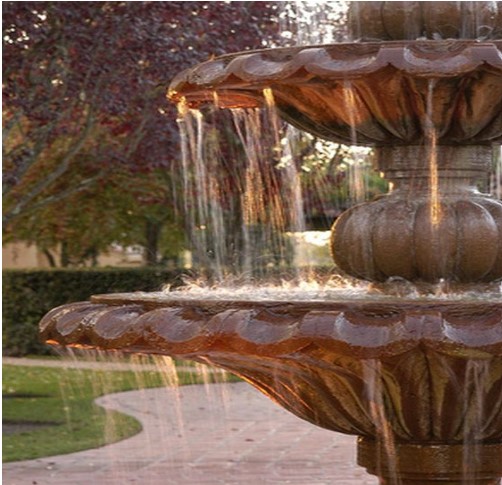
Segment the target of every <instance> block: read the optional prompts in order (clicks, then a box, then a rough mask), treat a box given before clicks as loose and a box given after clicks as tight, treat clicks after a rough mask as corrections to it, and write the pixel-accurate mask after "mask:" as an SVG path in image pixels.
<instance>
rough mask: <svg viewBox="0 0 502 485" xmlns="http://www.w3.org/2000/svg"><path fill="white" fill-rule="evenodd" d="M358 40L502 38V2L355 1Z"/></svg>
mask: <svg viewBox="0 0 502 485" xmlns="http://www.w3.org/2000/svg"><path fill="white" fill-rule="evenodd" d="M350 26H351V31H352V36H353V37H354V39H358V40H364V41H368V40H416V39H431V40H440V39H479V40H487V39H501V38H502V2H352V4H351V8H350Z"/></svg>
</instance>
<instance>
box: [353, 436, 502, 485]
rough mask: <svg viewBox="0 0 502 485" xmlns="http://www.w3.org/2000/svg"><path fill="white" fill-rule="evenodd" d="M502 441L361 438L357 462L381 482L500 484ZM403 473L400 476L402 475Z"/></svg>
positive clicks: (392, 484)
mask: <svg viewBox="0 0 502 485" xmlns="http://www.w3.org/2000/svg"><path fill="white" fill-rule="evenodd" d="M501 456H502V444H479V445H476V444H474V445H471V446H464V445H463V444H431V445H424V444H408V443H406V444H402V443H395V444H394V446H393V447H392V448H391V449H389V448H388V447H386V446H385V444H384V443H381V442H377V441H374V440H369V439H366V438H359V440H358V445H357V463H358V464H359V465H361V466H362V467H364V468H366V470H367V471H368V473H370V474H372V475H376V476H378V477H379V479H380V484H381V485H395V484H396V483H399V484H400V485H465V484H466V483H469V484H472V485H498V484H499V483H500V476H501V475H502V460H501ZM397 477H399V480H398V478H397Z"/></svg>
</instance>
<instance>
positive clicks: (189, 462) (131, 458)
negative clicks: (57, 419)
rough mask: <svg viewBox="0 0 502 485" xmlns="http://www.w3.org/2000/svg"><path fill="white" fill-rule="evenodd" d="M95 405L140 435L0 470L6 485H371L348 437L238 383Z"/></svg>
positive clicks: (131, 395) (115, 397)
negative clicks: (133, 422)
mask: <svg viewBox="0 0 502 485" xmlns="http://www.w3.org/2000/svg"><path fill="white" fill-rule="evenodd" d="M99 404H101V405H103V406H105V407H107V408H111V409H118V410H120V411H122V412H125V413H127V414H130V415H133V416H135V417H136V418H137V419H139V420H140V421H141V422H142V423H143V431H142V432H141V433H139V434H138V435H136V436H134V437H132V438H129V439H127V440H124V441H121V442H119V443H115V444H113V445H109V446H106V447H103V448H100V449H94V450H87V451H83V452H78V453H73V454H69V455H61V456H54V457H50V458H44V459H39V460H31V461H22V462H15V463H8V464H5V465H4V466H3V483H4V485H84V484H85V485H89V484H92V485H122V484H138V485H216V484H226V485H256V484H267V485H268V484H270V485H271V484H277V485H279V484H295V485H321V484H323V485H327V484H329V485H376V484H377V480H376V478H374V477H370V476H369V475H367V474H366V473H365V471H364V470H363V469H362V468H360V467H359V466H357V465H356V459H355V439H354V438H353V437H349V436H345V435H341V434H338V433H332V432H329V431H326V430H322V429H320V428H317V427H315V426H313V425H310V424H309V423H306V422H304V421H302V420H300V419H299V418H297V417H295V416H293V415H291V414H290V413H288V412H286V411H284V410H283V409H282V408H280V407H279V406H277V405H276V404H274V403H273V402H271V401H270V400H269V399H267V398H266V397H265V396H262V395H261V394H260V393H259V392H258V391H256V390H255V389H253V388H252V387H251V386H249V385H248V384H245V383H234V384H230V383H227V384H212V385H208V386H203V385H197V386H195V385H194V386H184V387H181V388H179V389H178V390H176V389H172V388H165V389H148V390H140V391H133V392H125V393H119V394H111V395H108V396H104V397H102V398H100V399H99ZM112 428H113V426H112V425H110V430H109V432H110V433H112V432H113V429H112Z"/></svg>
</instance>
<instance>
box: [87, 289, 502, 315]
mask: <svg viewBox="0 0 502 485" xmlns="http://www.w3.org/2000/svg"><path fill="white" fill-rule="evenodd" d="M151 295H152V296H148V293H143V292H133V293H108V294H100V295H93V296H91V298H90V301H91V302H92V303H102V304H105V305H130V304H140V305H143V306H144V307H145V308H164V307H173V306H197V307H198V308H206V309H209V308H215V309H217V310H221V309H222V308H228V307H232V308H255V309H256V308H264V309H266V308H267V309H271V308H275V309H279V308H281V307H283V308H285V309H286V308H291V307H296V308H298V309H305V310H309V309H312V310H340V309H348V308H350V309H357V310H364V309H375V308H381V309H387V310H389V309H394V310H395V311H400V310H409V309H417V310H420V309H427V310H434V309H441V310H446V309H453V310H459V309H461V308H470V309H473V310H474V309H479V310H483V311H486V310H487V308H490V307H493V308H500V309H501V310H502V298H501V297H497V296H491V297H486V298H482V299H478V298H473V297H470V298H469V297H466V298H463V299H461V300H457V299H451V300H450V299H439V298H420V299H415V298H398V297H387V296H385V297H384V296H382V297H378V296H376V295H375V296H372V295H365V296H364V297H354V298H349V297H341V298H340V299H337V300H321V299H313V300H310V301H309V300H294V299H291V300H285V299H273V300H272V299H257V300H247V299H238V298H235V299H232V300H231V299H229V298H221V299H220V298H214V299H211V298H207V297H206V298H200V299H198V298H194V297H192V296H191V297H189V298H183V295H181V294H180V295H179V297H177V296H178V295H176V297H175V296H174V295H173V293H171V294H166V296H165V297H162V296H158V295H156V296H153V294H151ZM168 295H169V296H168Z"/></svg>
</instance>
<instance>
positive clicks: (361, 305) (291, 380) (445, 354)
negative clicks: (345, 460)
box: [40, 293, 502, 443]
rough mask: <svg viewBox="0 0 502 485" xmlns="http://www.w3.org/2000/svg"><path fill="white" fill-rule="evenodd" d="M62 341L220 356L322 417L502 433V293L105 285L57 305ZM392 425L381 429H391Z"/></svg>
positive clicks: (419, 431)
mask: <svg viewBox="0 0 502 485" xmlns="http://www.w3.org/2000/svg"><path fill="white" fill-rule="evenodd" d="M40 325H41V335H42V338H43V339H44V340H46V341H48V342H50V343H52V344H61V345H65V346H72V345H74V346H77V345H78V346H91V347H97V348H101V349H117V350H122V351H126V352H142V353H150V354H165V355H171V356H176V357H181V358H185V359H191V360H196V361H200V362H204V363H209V364H214V365H217V366H219V367H222V368H224V369H227V370H229V371H231V372H233V373H235V374H237V375H239V376H241V377H243V378H244V379H245V380H247V381H248V382H250V383H251V384H252V385H254V386H255V387H257V388H258V389H259V390H260V391H262V392H263V393H265V394H266V395H267V396H269V397H271V398H272V399H274V400H275V401H277V402H278V403H279V404H280V405H281V406H283V407H284V408H286V409H288V410H289V411H291V412H292V413H294V414H296V415H297V416H299V417H301V418H302V419H305V420H307V421H309V422H312V423H314V424H316V425H318V426H321V427H323V428H327V429H330V430H334V431H339V432H342V433H348V434H355V435H359V436H362V437H366V438H368V439H375V437H378V436H379V434H380V433H381V430H382V429H388V430H391V432H392V435H393V436H394V438H395V439H396V440H398V441H399V442H409V443H422V442H436V443H462V442H463V441H464V440H465V439H466V438H468V439H470V440H473V441H475V442H485V443H497V442H499V443H500V442H502V302H501V301H500V300H497V299H495V298H494V299H487V300H484V301H480V300H474V299H473V300H468V301H466V300H460V301H458V300H457V301H456V300H411V299H399V300H397V299H390V298H385V299H379V300H352V301H351V300H346V301H337V302H330V301H280V302H273V301H237V302H235V301H221V300H214V301H208V300H193V299H182V298H179V299H173V298H169V297H164V298H152V297H148V294H145V293H138V294H135V293H132V294H112V295H102V296H95V297H93V298H92V301H91V302H80V303H70V304H67V305H64V306H61V307H59V308H56V309H54V310H52V311H51V312H49V313H48V314H47V315H46V316H45V317H44V319H43V320H42V322H41V324H40ZM382 426H383V428H382Z"/></svg>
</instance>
